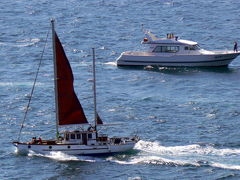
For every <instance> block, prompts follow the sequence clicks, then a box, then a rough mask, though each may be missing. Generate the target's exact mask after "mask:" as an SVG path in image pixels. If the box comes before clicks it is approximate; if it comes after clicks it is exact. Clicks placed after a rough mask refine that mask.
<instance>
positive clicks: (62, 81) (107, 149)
mask: <svg viewBox="0 0 240 180" xmlns="http://www.w3.org/2000/svg"><path fill="white" fill-rule="evenodd" d="M51 24H52V41H53V61H54V87H55V108H56V138H55V139H52V140H44V139H41V138H36V137H34V138H32V139H31V141H29V142H21V141H20V138H19V139H18V141H15V142H13V145H14V146H15V147H16V148H17V151H18V152H20V153H28V152H29V151H33V152H37V153H43V154H46V153H50V152H62V153H66V154H70V155H95V154H106V153H107V154H109V153H118V152H125V151H128V150H131V149H133V147H134V146H135V144H136V143H137V142H138V141H139V137H138V136H133V137H108V135H106V134H102V133H100V132H99V130H98V125H99V124H103V122H102V120H101V118H100V117H99V115H98V113H97V108H96V81H95V79H96V78H95V51H94V49H93V92H94V93H93V94H94V122H95V124H94V125H91V124H90V123H89V122H88V120H87V118H86V116H85V114H84V111H83V108H82V106H81V104H80V101H79V99H78V98H77V96H76V94H75V91H74V86H73V81H74V77H73V73H72V69H71V66H70V63H69V61H68V59H67V56H66V54H65V52H64V49H63V47H62V45H61V42H60V40H59V38H58V36H57V33H56V32H55V28H54V20H52V21H51ZM71 125H75V126H76V125H78V126H79V127H78V128H76V127H75V128H76V129H74V130H63V131H59V129H60V128H61V127H62V126H64V127H65V126H71ZM22 127H23V125H22Z"/></svg>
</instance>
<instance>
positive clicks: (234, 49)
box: [233, 41, 238, 52]
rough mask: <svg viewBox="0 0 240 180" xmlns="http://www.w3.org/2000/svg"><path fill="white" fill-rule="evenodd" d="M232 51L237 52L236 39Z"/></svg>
mask: <svg viewBox="0 0 240 180" xmlns="http://www.w3.org/2000/svg"><path fill="white" fill-rule="evenodd" d="M233 51H234V52H238V44H237V42H236V41H235V42H234V48H233Z"/></svg>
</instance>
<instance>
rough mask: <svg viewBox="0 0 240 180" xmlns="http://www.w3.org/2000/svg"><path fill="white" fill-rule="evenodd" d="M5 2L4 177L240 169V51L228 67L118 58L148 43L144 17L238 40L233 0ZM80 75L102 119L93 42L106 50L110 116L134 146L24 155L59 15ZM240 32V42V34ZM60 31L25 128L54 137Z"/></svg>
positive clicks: (235, 173) (102, 79) (182, 31)
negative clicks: (131, 63)
mask: <svg viewBox="0 0 240 180" xmlns="http://www.w3.org/2000/svg"><path fill="white" fill-rule="evenodd" d="M0 6H1V11H0V23H1V26H0V57H1V61H0V78H1V81H0V102H1V103H0V112H1V113H0V145H1V149H0V167H1V168H0V179H52V180H53V179H102V180H105V179H127V180H140V179H225V178H226V179H239V178H240V156H239V154H240V139H239V137H240V132H239V127H240V121H239V120H240V98H239V95H240V91H239V90H240V88H239V87H240V86H239V84H240V78H239V77H240V62H239V61H240V59H239V58H237V59H235V60H234V61H233V62H232V63H231V64H230V65H229V67H227V68H156V67H155V68H153V69H148V70H146V69H144V68H131V69H130V68H118V67H117V66H116V65H115V60H116V58H117V57H118V56H119V55H120V53H121V52H123V51H127V50H139V49H140V48H141V45H140V41H141V40H142V38H143V34H142V31H141V24H144V26H145V27H146V28H148V29H151V30H152V31H153V32H154V33H156V34H158V35H159V36H165V34H166V33H175V34H176V35H178V36H179V37H182V38H183V39H189V40H194V41H197V42H199V44H200V45H201V46H202V47H203V48H205V49H209V50H214V49H216V50H221V49H223V50H225V49H232V48H233V43H234V41H239V40H240V39H239V34H240V28H239V27H240V25H239V19H240V15H239V9H240V3H239V2H238V1H236V0H235V1H233V0H227V1H226V0H225V1H224V0H220V1H217V0H206V1H205V0H198V1H194V0H189V1H184V0H178V1H174V0H172V1H170V0H169V1H168V0H148V1H144V0H92V1H80V0H78V1H77V0H66V1H59V0H57V1H48V0H33V1H27V0H17V1H7V0H2V1H1V4H0ZM52 17H54V18H55V19H56V30H57V32H58V34H59V37H60V39H61V41H62V43H63V45H64V48H65V51H66V53H67V55H68V57H69V60H70V62H71V65H72V68H73V71H74V75H75V90H76V92H77V94H78V97H79V99H80V100H81V103H82V105H83V108H84V110H85V112H86V115H87V117H88V118H89V121H91V119H92V118H93V113H92V109H93V103H92V84H91V81H89V80H90V79H91V78H92V74H91V63H92V61H91V58H92V57H91V48H92V47H95V48H96V54H97V87H98V89H97V94H98V99H97V101H98V109H99V114H100V116H101V117H102V119H103V120H104V121H105V122H106V123H125V124H124V125H120V126H114V127H110V128H103V130H106V132H108V134H111V135H113V136H117V135H122V136H130V135H134V134H137V135H139V136H140V137H141V139H142V140H141V141H140V142H139V143H138V144H137V146H136V147H135V150H134V151H132V152H128V153H124V154H118V155H112V156H106V157H82V156H68V155H65V154H59V153H56V154H51V155H47V156H46V155H45V156H44V155H41V154H34V153H30V154H28V155H27V156H22V155H18V154H16V153H15V148H14V147H13V146H12V145H11V141H12V140H15V139H16V138H17V136H18V132H19V128H20V124H21V121H22V119H23V115H24V111H25V108H26V105H27V101H28V95H29V94H30V91H31V88H32V84H33V80H34V76H35V72H36V69H37V64H38V62H39V59H40V56H41V52H42V49H43V46H44V42H45V38H46V35H47V32H48V30H49V29H50V21H49V20H50V18H52ZM239 42H240V41H239ZM52 68H53V67H52V52H51V41H50V39H48V45H47V49H46V51H45V53H44V56H43V64H42V66H41V70H40V74H39V79H38V83H37V86H36V91H35V93H34V96H33V101H32V104H31V108H30V111H29V114H28V118H27V121H26V123H25V127H24V129H23V133H22V140H23V141H24V140H28V139H29V138H31V137H32V136H41V137H42V138H51V137H54V136H55V114H54V94H53V74H52Z"/></svg>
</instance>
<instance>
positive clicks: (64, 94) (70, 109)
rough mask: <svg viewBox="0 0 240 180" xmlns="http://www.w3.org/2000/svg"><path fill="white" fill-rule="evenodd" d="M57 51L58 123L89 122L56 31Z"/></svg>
mask: <svg viewBox="0 0 240 180" xmlns="http://www.w3.org/2000/svg"><path fill="white" fill-rule="evenodd" d="M55 51H56V52H55V53H56V74H55V78H56V79H55V80H56V84H57V85H56V90H57V101H58V104H57V106H58V108H56V110H57V111H58V112H57V113H58V125H71V124H88V121H87V118H86V116H85V114H84V111H83V108H82V106H81V104H80V102H79V100H78V98H77V96H76V93H75V91H74V86H73V82H74V77H73V73H72V69H71V66H70V63H69V61H68V59H67V56H66V54H65V52H64V49H63V47H62V44H61V42H60V40H59V38H58V36H57V33H56V32H55Z"/></svg>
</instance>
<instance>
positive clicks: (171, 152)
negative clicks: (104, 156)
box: [108, 140, 240, 170]
mask: <svg viewBox="0 0 240 180" xmlns="http://www.w3.org/2000/svg"><path fill="white" fill-rule="evenodd" d="M134 149H135V150H138V151H139V153H138V154H137V155H136V156H133V157H131V158H129V159H127V160H118V159H114V158H112V157H111V158H109V159H108V160H110V161H113V162H116V163H119V164H157V165H167V166H196V167H199V166H211V167H217V168H223V169H234V170H240V158H239V153H240V149H230V148H225V149H216V148H214V147H213V146H201V145H198V144H193V145H186V146H161V145H160V144H159V142H148V141H143V140H140V141H139V142H138V143H137V144H136V146H135V148H134Z"/></svg>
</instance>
